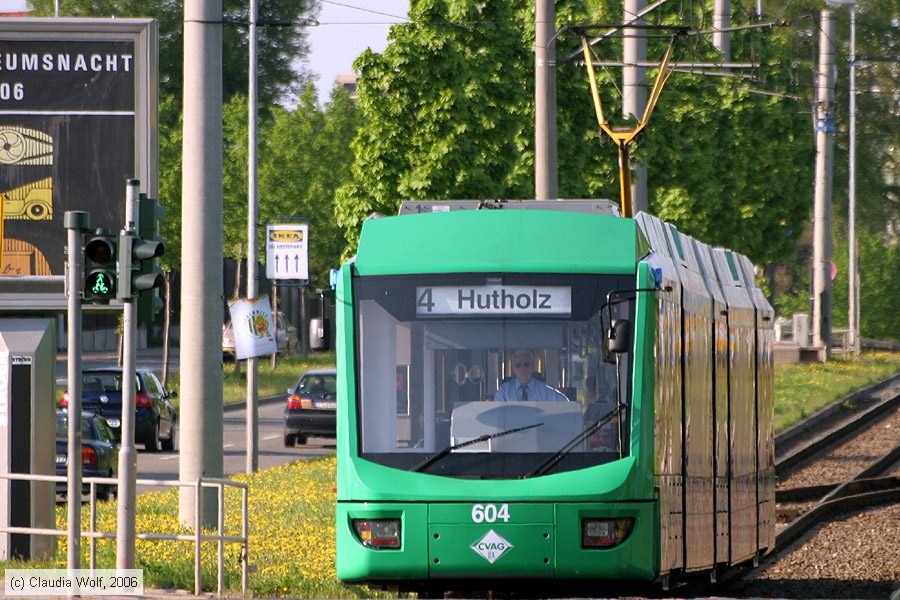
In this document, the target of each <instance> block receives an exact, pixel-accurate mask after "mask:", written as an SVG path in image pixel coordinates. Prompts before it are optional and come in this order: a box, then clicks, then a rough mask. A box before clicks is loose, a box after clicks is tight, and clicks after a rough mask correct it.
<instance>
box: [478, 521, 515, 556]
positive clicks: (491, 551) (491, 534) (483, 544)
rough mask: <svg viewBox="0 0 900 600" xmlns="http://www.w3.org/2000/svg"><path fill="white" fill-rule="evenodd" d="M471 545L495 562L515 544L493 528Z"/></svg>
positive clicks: (480, 553) (481, 554)
mask: <svg viewBox="0 0 900 600" xmlns="http://www.w3.org/2000/svg"><path fill="white" fill-rule="evenodd" d="M469 547H470V548H471V549H472V550H474V551H475V552H476V553H477V554H479V555H480V556H481V557H482V558H484V559H485V560H486V561H488V562H489V563H491V564H494V563H495V562H496V561H497V559H499V558H500V557H501V556H503V555H504V554H506V552H507V551H509V550H511V549H512V547H513V545H512V544H510V543H509V542H508V541H507V540H505V539H503V537H502V536H501V535H499V534H498V533H497V532H496V531H494V530H493V529H491V530H490V531H488V532H487V533H486V534H484V537H482V538H481V539H480V540H478V541H477V542H475V543H474V544H472V545H471V546H469Z"/></svg>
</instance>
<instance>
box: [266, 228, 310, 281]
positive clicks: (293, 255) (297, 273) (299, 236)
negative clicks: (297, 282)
mask: <svg viewBox="0 0 900 600" xmlns="http://www.w3.org/2000/svg"><path fill="white" fill-rule="evenodd" d="M308 242H309V225H308V224H306V223H288V224H282V225H278V224H276V225H266V277H267V278H269V279H302V280H305V281H306V280H309V243H308Z"/></svg>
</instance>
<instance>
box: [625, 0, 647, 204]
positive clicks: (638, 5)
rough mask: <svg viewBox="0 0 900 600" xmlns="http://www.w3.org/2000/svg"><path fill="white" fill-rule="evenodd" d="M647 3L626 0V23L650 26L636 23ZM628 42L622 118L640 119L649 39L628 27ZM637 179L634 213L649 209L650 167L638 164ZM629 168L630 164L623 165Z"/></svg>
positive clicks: (644, 102)
mask: <svg viewBox="0 0 900 600" xmlns="http://www.w3.org/2000/svg"><path fill="white" fill-rule="evenodd" d="M645 4H646V3H645V2H644V0H625V15H624V19H623V22H624V23H629V22H632V21H633V22H634V24H635V25H646V24H647V21H646V20H645V19H643V18H641V19H640V20H635V17H636V16H637V15H639V14H641V11H642V10H643V8H644V6H645ZM623 33H624V35H625V39H624V40H623V43H622V47H623V53H622V62H623V63H624V64H625V67H624V68H623V69H622V96H623V98H622V116H623V117H624V118H629V117H631V116H633V117H635V118H637V119H640V118H641V115H643V114H644V110H645V109H646V107H647V68H646V67H642V66H639V65H641V64H643V63H645V62H647V39H646V37H645V31H644V30H643V29H633V28H629V27H626V28H625V29H623ZM632 162H633V163H634V168H633V169H632V170H633V171H634V177H632V179H631V214H637V213H638V212H639V211H645V212H646V210H647V206H648V204H647V167H646V165H643V164H640V163H638V162H636V161H632ZM622 166H623V168H625V169H628V168H629V166H628V165H622Z"/></svg>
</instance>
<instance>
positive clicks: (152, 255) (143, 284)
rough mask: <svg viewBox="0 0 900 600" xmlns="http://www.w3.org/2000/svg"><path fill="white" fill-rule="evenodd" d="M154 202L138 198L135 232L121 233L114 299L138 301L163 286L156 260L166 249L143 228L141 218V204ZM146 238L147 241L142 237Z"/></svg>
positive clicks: (154, 236)
mask: <svg viewBox="0 0 900 600" xmlns="http://www.w3.org/2000/svg"><path fill="white" fill-rule="evenodd" d="M150 202H154V203H155V202H156V201H155V200H148V199H147V198H146V197H144V196H143V195H141V197H140V200H139V205H138V207H137V209H138V210H137V211H135V212H138V211H139V212H138V218H139V221H138V230H137V231H136V232H135V231H125V230H123V231H121V232H120V233H119V273H120V277H119V286H118V291H117V292H116V298H118V299H119V300H124V301H130V300H131V299H132V298H135V297H138V298H140V297H141V295H142V292H148V291H149V290H153V289H154V288H158V287H160V286H161V285H162V284H163V273H162V270H161V269H160V268H159V267H158V266H157V264H158V261H156V260H155V259H157V258H159V257H160V256H162V255H163V252H165V246H164V245H163V242H162V240H161V239H159V236H157V235H155V233H150V227H148V226H144V224H143V223H142V219H140V217H141V216H142V215H143V214H144V212H145V211H144V210H141V206H140V205H142V204H148V203H150ZM154 228H155V226H154ZM145 235H146V237H145Z"/></svg>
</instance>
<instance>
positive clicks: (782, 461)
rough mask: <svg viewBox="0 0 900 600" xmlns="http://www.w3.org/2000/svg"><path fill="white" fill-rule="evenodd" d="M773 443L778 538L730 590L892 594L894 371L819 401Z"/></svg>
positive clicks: (898, 444) (895, 549)
mask: <svg viewBox="0 0 900 600" xmlns="http://www.w3.org/2000/svg"><path fill="white" fill-rule="evenodd" d="M775 447H776V461H775V463H776V473H777V478H778V485H777V491H776V505H777V513H778V521H779V522H778V525H777V527H778V533H777V538H776V547H775V549H774V551H773V552H771V553H770V554H768V555H767V556H766V557H765V558H764V559H763V561H762V564H761V567H760V569H757V570H754V571H750V572H749V573H741V575H743V577H741V578H740V579H739V580H738V581H736V582H735V583H733V584H731V585H729V586H728V591H729V592H730V593H732V594H734V595H735V596H747V595H750V596H770V595H771V596H778V597H828V598H838V597H857V598H866V597H886V596H887V595H890V593H891V591H892V586H893V585H894V584H893V583H892V582H893V581H895V580H896V579H897V575H898V574H900V544H897V543H896V539H897V537H896V535H897V532H896V530H898V529H900V523H898V518H897V515H898V514H900V375H896V376H894V377H892V378H890V379H888V380H886V381H883V382H881V383H879V384H875V385H873V386H869V387H868V388H865V389H863V390H860V391H859V392H857V393H855V394H852V395H851V396H848V397H846V398H843V399H841V400H839V401H837V402H835V403H833V404H832V405H829V406H828V407H825V408H824V409H822V410H820V411H819V412H817V413H815V414H814V415H812V416H810V417H809V418H808V419H806V420H804V421H803V422H801V423H799V424H798V425H796V426H794V427H792V428H790V429H788V430H786V431H785V432H783V433H782V434H780V435H779V436H778V437H777V438H776V446H775ZM820 538H821V539H820ZM891 540H893V542H892V541H891ZM854 556H855V557H857V558H855V559H852V558H851V557H854ZM829 565H840V566H839V567H836V566H829ZM806 590H813V591H806ZM885 592H887V593H886V594H885ZM807 594H812V595H811V596H810V595H807Z"/></svg>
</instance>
